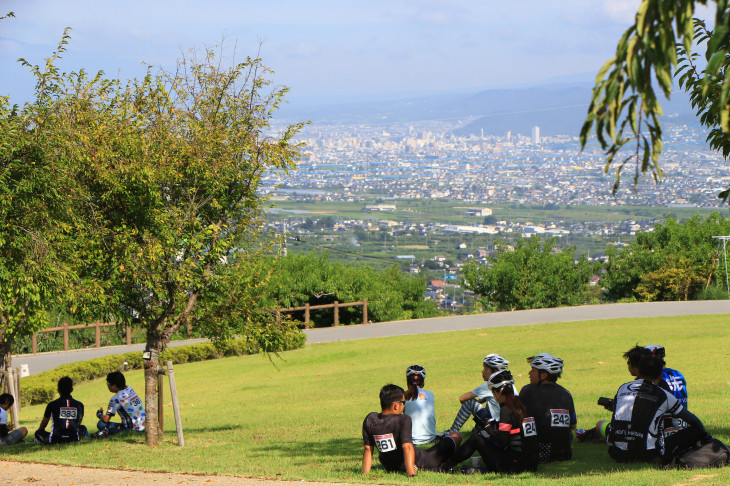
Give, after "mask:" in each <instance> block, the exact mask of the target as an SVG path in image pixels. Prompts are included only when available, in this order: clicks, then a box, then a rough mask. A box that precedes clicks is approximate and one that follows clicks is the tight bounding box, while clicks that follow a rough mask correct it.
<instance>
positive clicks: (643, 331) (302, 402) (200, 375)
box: [0, 308, 730, 486]
mask: <svg viewBox="0 0 730 486" xmlns="http://www.w3.org/2000/svg"><path fill="white" fill-rule="evenodd" d="M596 312H600V309H599V308H597V309H596ZM729 317H730V316H728V315H724V316H690V317H676V318H652V319H645V318H641V319H620V320H605V321H591V322H574V323H560V324H545V325H534V326H520V327H506V328H490V329H482V330H476V331H462V332H448V333H438V334H426V335H419V336H408V337H397V338H383V339H371V340H361V341H349V342H339V343H327V344H316V345H306V346H305V347H304V348H302V349H299V350H295V351H290V352H286V353H282V355H281V358H282V359H277V358H274V365H272V364H271V363H270V362H269V361H268V360H267V359H265V358H263V357H262V356H244V357H240V358H226V359H221V360H217V361H207V362H200V363H194V364H185V365H178V366H176V368H175V375H176V380H177V385H178V389H179V392H180V400H181V407H182V415H183V416H182V422H183V427H184V431H185V442H186V446H185V447H184V448H180V447H178V446H177V445H176V436H175V431H174V421H173V417H172V406H171V404H170V401H169V389H167V390H166V404H167V405H166V407H165V426H166V429H167V431H166V434H165V439H164V441H163V442H162V443H161V445H160V446H159V447H156V448H148V447H147V446H146V445H145V444H144V437H143V435H141V434H140V435H121V436H115V437H113V438H111V439H108V440H105V441H84V442H83V443H81V444H73V445H61V446H55V447H41V446H40V445H37V444H31V443H28V442H26V443H25V444H21V445H17V446H12V447H3V448H2V449H0V457H2V458H5V459H16V460H21V461H35V462H49V463H58V464H73V465H86V466H95V467H107V468H125V469H140V470H165V471H183V472H196V473H217V474H227V475H245V476H254V477H262V478H278V479H303V480H308V481H314V480H317V481H333V482H369V483H383V484H407V483H408V484H412V483H413V482H414V480H408V479H407V478H406V477H405V476H404V475H399V474H390V473H384V472H383V471H382V470H375V471H374V472H373V473H371V474H370V475H369V476H367V477H363V476H362V475H361V474H360V460H361V456H362V438H361V426H362V420H363V418H364V417H365V415H366V414H367V413H368V412H370V411H376V410H378V409H379V405H378V392H379V389H380V387H381V386H382V385H384V384H386V383H396V384H400V385H401V386H403V385H404V383H403V382H404V381H405V380H404V373H405V369H406V367H407V366H408V365H409V364H414V363H419V364H421V365H423V366H425V367H426V369H427V371H428V375H427V379H426V387H427V388H428V389H430V390H432V391H433V392H434V393H435V395H436V410H437V427H438V428H439V429H440V430H443V429H445V428H447V427H448V426H449V425H451V421H452V420H453V418H454V416H455V414H456V412H457V410H458V408H459V402H458V396H459V395H460V394H461V393H463V392H465V391H468V390H471V389H473V388H474V387H475V386H476V385H478V384H479V383H481V366H482V364H481V360H482V359H483V357H484V355H486V354H488V353H491V352H498V353H500V354H502V355H503V356H505V357H506V358H507V359H509V360H510V361H511V363H512V364H511V366H510V368H511V370H512V372H513V374H514V375H515V377H516V380H517V386H518V387H521V386H522V385H524V384H526V383H527V382H528V378H527V371H529V368H528V365H527V363H526V362H525V360H524V358H525V357H526V356H531V355H533V354H535V353H538V352H545V351H547V352H551V353H553V354H555V355H557V356H560V357H562V358H564V359H565V362H566V366H565V373H564V376H563V378H562V379H561V380H560V383H561V384H562V385H564V386H565V387H566V388H568V389H569V390H570V391H571V392H572V394H573V397H574V399H575V404H576V410H577V412H578V426H579V427H590V426H592V425H593V424H595V422H596V420H599V419H605V418H608V413H607V412H606V411H604V410H603V408H602V407H599V406H597V405H596V400H597V398H598V397H599V396H613V394H614V393H615V391H616V389H617V388H618V386H619V385H621V384H622V383H624V382H626V381H629V380H630V376H629V375H628V372H627V370H626V363H625V362H624V361H623V359H622V357H621V355H622V354H623V352H624V351H626V350H627V349H629V348H630V347H631V346H633V345H634V344H635V343H637V342H638V343H640V344H662V345H664V346H665V347H666V348H667V354H668V356H667V363H668V365H669V366H670V367H673V368H677V369H679V370H680V371H682V372H683V373H684V375H685V377H686V378H687V381H688V382H689V404H690V410H691V411H693V412H694V413H695V414H696V415H697V416H698V417H700V419H702V420H703V422H704V423H705V425H706V426H707V429H708V430H709V431H710V432H711V433H712V434H714V435H715V436H716V437H718V438H719V439H721V440H723V441H724V442H730V440H729V439H730V420H729V419H728V409H727V405H728V403H729V400H728V399H729V398H730V382H729V381H728V376H727V374H728V371H727V370H728V366H727V362H728V354H729V353H730V351H728V344H729V343H730V327H729V326H728V320H729V319H728V318H729ZM128 381H129V384H130V385H131V386H132V387H134V388H135V389H136V390H137V391H138V392H139V393H143V386H142V373H141V372H140V371H135V372H132V373H129V375H128ZM21 386H22V382H21ZM74 396H75V398H77V399H79V400H81V401H83V402H84V403H85V405H86V408H87V416H88V417H89V420H87V422H88V423H87V425H89V426H90V429H91V430H92V431H94V430H95V417H94V411H95V410H96V409H97V408H99V407H100V406H105V405H106V401H107V400H108V398H109V392H108V391H107V389H106V386H105V383H104V380H100V381H96V382H93V383H88V384H83V385H80V386H79V387H78V389H77V390H76V391H75V393H74ZM43 409H44V407H42V406H35V407H26V408H24V409H23V410H22V412H21V418H22V421H21V422H22V425H25V426H27V427H28V428H29V430H35V428H36V427H37V424H38V422H39V421H40V418H41V415H42V413H43ZM92 417H93V418H94V420H92V419H91V418H92ZM471 425H472V422H469V423H468V424H467V426H466V427H465V430H467V429H470V428H471ZM551 479H557V480H558V481H560V484H581V485H584V484H612V485H613V484H631V485H632V486H635V485H641V484H728V483H730V468H724V469H721V470H700V471H677V470H668V471H659V470H655V469H652V468H650V467H648V466H643V465H631V466H627V465H619V464H616V463H613V462H612V461H611V460H610V459H609V457H608V455H607V453H606V448H605V446H602V445H595V444H576V445H575V446H574V459H573V460H571V461H568V462H563V463H555V464H550V465H545V466H541V468H540V471H539V472H538V473H536V474H522V475H519V476H515V477H502V476H498V475H485V476H478V475H477V476H461V475H445V474H437V473H421V474H419V476H418V478H417V479H416V480H415V481H416V482H418V483H419V484H420V483H428V484H431V483H433V484H452V483H458V484H462V483H480V484H481V483H483V482H484V481H487V482H488V483H500V484H502V483H505V484H511V483H514V482H517V481H520V483H521V484H528V485H538V484H545V483H546V482H547V481H550V480H551Z"/></svg>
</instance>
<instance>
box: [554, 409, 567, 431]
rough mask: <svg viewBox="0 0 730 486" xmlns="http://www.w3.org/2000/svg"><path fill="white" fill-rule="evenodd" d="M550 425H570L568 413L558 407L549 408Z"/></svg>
mask: <svg viewBox="0 0 730 486" xmlns="http://www.w3.org/2000/svg"><path fill="white" fill-rule="evenodd" d="M550 426H552V427H566V428H567V427H570V413H569V412H568V411H567V410H563V409H560V408H551V409H550Z"/></svg>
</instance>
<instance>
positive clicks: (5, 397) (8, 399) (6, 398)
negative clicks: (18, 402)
mask: <svg viewBox="0 0 730 486" xmlns="http://www.w3.org/2000/svg"><path fill="white" fill-rule="evenodd" d="M0 403H7V404H8V405H12V404H13V403H15V398H13V396H12V395H11V394H10V393H3V394H2V395H0Z"/></svg>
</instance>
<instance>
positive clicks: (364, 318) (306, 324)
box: [276, 299, 368, 329]
mask: <svg viewBox="0 0 730 486" xmlns="http://www.w3.org/2000/svg"><path fill="white" fill-rule="evenodd" d="M359 306H362V323H363V324H367V323H368V299H362V301H360V302H343V303H340V302H337V301H335V303H334V304H323V305H309V304H305V305H303V306H300V307H290V308H288V309H276V323H277V324H279V323H280V322H281V313H282V312H297V311H304V327H305V328H307V329H308V328H309V311H311V310H316V309H334V310H335V317H334V324H333V325H334V326H339V325H340V309H341V308H345V307H359Z"/></svg>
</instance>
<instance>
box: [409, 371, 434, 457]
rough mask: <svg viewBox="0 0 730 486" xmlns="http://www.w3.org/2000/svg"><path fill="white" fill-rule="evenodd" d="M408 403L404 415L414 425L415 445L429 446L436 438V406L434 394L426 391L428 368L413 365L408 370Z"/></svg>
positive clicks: (413, 436)
mask: <svg viewBox="0 0 730 486" xmlns="http://www.w3.org/2000/svg"><path fill="white" fill-rule="evenodd" d="M406 382H407V383H408V389H407V390H406V403H405V411H404V413H405V414H406V415H408V416H409V417H410V418H411V423H412V424H413V429H412V434H411V435H412V438H413V443H414V444H415V445H423V444H428V443H429V442H433V440H434V439H435V438H436V406H435V403H434V396H433V392H430V391H428V390H424V389H423V387H424V385H425V382H426V368H424V367H423V366H421V365H411V366H409V367H408V368H407V369H406Z"/></svg>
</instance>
